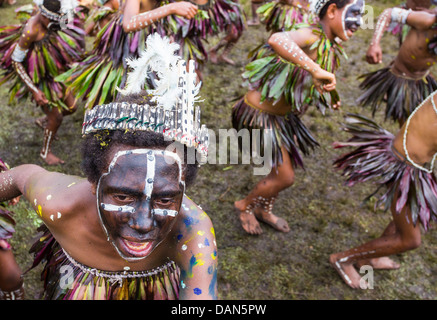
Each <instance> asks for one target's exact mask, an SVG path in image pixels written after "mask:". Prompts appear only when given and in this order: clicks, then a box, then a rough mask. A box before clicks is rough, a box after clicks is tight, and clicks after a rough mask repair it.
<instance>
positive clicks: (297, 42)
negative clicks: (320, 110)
mask: <svg viewBox="0 0 437 320" xmlns="http://www.w3.org/2000/svg"><path fill="white" fill-rule="evenodd" d="M317 40H318V38H317V36H316V35H314V34H313V33H312V31H311V29H306V30H303V29H302V30H299V31H288V32H278V33H274V34H273V35H272V36H271V37H270V38H269V41H268V43H269V45H270V46H271V47H272V48H273V50H275V52H276V53H278V54H279V55H280V56H281V57H282V58H284V59H285V60H288V61H290V62H292V63H294V64H296V65H298V66H299V67H301V68H303V69H305V70H307V71H308V72H309V73H310V74H311V76H312V77H313V81H314V85H315V87H316V89H317V91H319V92H320V93H322V92H323V90H326V91H332V90H334V89H335V86H336V80H335V75H334V74H332V73H330V72H328V71H326V70H324V69H322V68H321V67H320V66H319V65H318V64H317V63H316V62H314V61H313V60H312V59H311V58H310V57H309V56H308V55H307V54H306V53H305V52H304V50H303V49H309V48H310V47H311V45H312V44H313V43H314V42H315V41H317Z"/></svg>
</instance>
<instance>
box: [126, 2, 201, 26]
mask: <svg viewBox="0 0 437 320" xmlns="http://www.w3.org/2000/svg"><path fill="white" fill-rule="evenodd" d="M139 12H140V1H139V0H127V2H126V5H125V7H124V11H123V30H124V31H125V32H135V31H138V30H141V29H144V28H146V27H147V26H149V25H151V24H153V23H154V22H156V21H159V20H161V19H162V18H165V17H167V16H169V15H171V14H175V15H178V16H182V17H184V18H187V19H192V18H194V16H195V15H196V13H197V6H196V5H194V4H192V3H191V2H187V1H180V2H174V3H169V4H166V5H164V6H162V7H159V8H156V9H153V10H150V11H146V12H143V13H139Z"/></svg>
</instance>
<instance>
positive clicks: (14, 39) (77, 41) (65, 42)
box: [0, 18, 85, 109]
mask: <svg viewBox="0 0 437 320" xmlns="http://www.w3.org/2000/svg"><path fill="white" fill-rule="evenodd" d="M78 21H79V20H78V19H77V18H75V19H74V23H73V24H69V25H68V29H61V30H59V31H51V30H47V33H46V35H45V37H44V38H43V39H42V40H40V41H37V42H34V43H32V45H31V47H30V48H29V51H28V52H27V55H26V57H25V58H24V61H23V62H22V64H23V66H24V68H25V70H26V71H27V73H28V75H29V76H30V79H31V80H32V82H33V83H34V84H35V86H36V87H37V88H39V89H40V90H41V91H42V92H43V93H44V94H45V96H46V97H47V99H48V100H49V105H50V106H51V107H58V108H60V109H62V108H66V109H68V108H67V106H66V105H65V104H64V102H63V101H62V100H61V99H59V95H61V96H62V95H63V93H64V92H65V86H64V84H62V83H58V82H56V81H55V80H54V79H55V78H56V77H57V76H58V75H60V74H61V73H64V72H65V71H67V70H68V69H69V68H70V66H71V65H72V64H74V63H76V62H78V61H80V60H82V58H83V57H82V54H83V44H84V37H85V33H84V31H83V30H82V29H81V28H79V27H77V26H76V24H77V23H79V22H78ZM24 26H25V24H23V25H12V26H2V27H0V67H1V70H0V85H2V84H5V83H7V84H8V85H10V89H9V103H13V102H14V100H15V99H17V100H18V101H21V100H23V99H26V98H27V97H29V95H30V91H29V90H28V88H27V86H26V84H25V83H24V82H23V81H22V80H21V78H20V77H19V76H18V74H17V72H16V71H15V68H14V66H13V63H12V62H13V61H12V53H13V52H14V50H15V47H16V46H17V45H18V41H19V39H20V37H21V34H22V32H23V29H24ZM30 96H31V95H30Z"/></svg>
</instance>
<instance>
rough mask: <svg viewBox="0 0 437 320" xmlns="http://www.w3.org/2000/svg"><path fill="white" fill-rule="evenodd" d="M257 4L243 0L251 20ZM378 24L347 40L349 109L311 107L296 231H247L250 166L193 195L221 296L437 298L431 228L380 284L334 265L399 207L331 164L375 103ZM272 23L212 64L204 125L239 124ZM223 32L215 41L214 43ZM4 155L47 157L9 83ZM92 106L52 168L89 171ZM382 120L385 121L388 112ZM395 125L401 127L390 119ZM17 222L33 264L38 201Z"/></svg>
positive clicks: (17, 244) (213, 176) (204, 184)
mask: <svg viewBox="0 0 437 320" xmlns="http://www.w3.org/2000/svg"><path fill="white" fill-rule="evenodd" d="M27 2H29V1H24V0H18V4H17V5H15V6H13V7H12V8H11V7H8V6H6V7H4V8H0V13H1V15H2V24H6V23H13V18H14V12H13V10H14V9H15V8H16V7H17V6H18V5H20V4H23V3H27ZM248 3H249V2H248V1H247V0H245V1H242V4H243V6H244V8H245V10H246V12H247V14H248V16H249V17H250V11H249V7H250V6H249V5H248ZM369 4H370V5H372V6H374V9H375V10H374V11H375V13H380V12H381V11H382V9H383V8H384V7H386V6H391V5H394V4H395V1H393V0H390V1H388V0H387V1H384V2H381V1H378V2H376V1H369ZM372 32H373V30H360V31H359V32H358V33H357V34H356V35H355V36H354V37H353V38H352V39H351V40H350V41H348V42H347V43H345V48H346V52H347V53H348V56H349V60H348V61H344V60H343V61H342V66H341V68H340V69H339V71H338V72H337V83H338V91H339V94H340V96H341V98H342V108H341V110H340V111H337V112H328V113H327V115H326V116H322V115H321V114H320V113H319V112H318V111H316V110H311V109H310V110H309V111H308V113H307V114H306V115H305V116H304V117H303V120H304V121H305V123H306V124H307V125H308V126H309V127H311V129H312V130H313V133H314V134H315V136H316V138H317V139H318V141H319V142H320V145H321V146H320V148H318V149H317V150H316V151H315V152H314V153H313V154H312V155H311V156H309V157H307V158H305V166H306V170H305V171H303V170H297V172H296V182H295V184H294V185H293V186H292V187H291V188H289V189H287V190H284V191H283V192H281V194H280V195H279V198H278V200H277V202H276V205H275V207H274V211H275V213H276V214H277V215H279V216H281V217H283V218H284V219H286V220H287V221H288V223H289V225H290V228H291V231H290V232H289V233H286V234H284V233H279V232H276V231H274V230H273V229H272V228H270V227H268V226H267V225H264V224H263V225H262V228H263V230H264V232H263V234H262V235H260V236H257V237H254V236H249V235H247V234H246V233H245V232H244V231H243V229H242V228H241V226H240V224H239V220H238V216H237V215H236V214H235V212H234V210H233V202H234V201H235V200H238V199H241V198H242V197H244V196H245V195H246V194H247V193H248V192H249V191H250V189H251V188H252V187H253V186H254V185H255V183H256V182H257V181H258V180H259V179H260V177H258V176H253V175H252V167H251V166H249V165H229V164H225V165H210V164H207V165H205V166H203V167H202V168H201V170H200V172H199V176H198V179H197V182H196V184H195V185H194V186H193V187H192V188H191V189H190V190H188V192H187V194H188V196H190V198H192V199H193V200H194V201H195V202H197V203H198V204H200V205H201V206H202V208H203V209H204V210H205V211H206V212H207V213H208V214H209V215H210V217H211V219H212V221H213V223H214V227H215V230H216V235H217V244H218V257H219V272H218V287H219V296H220V298H221V299H235V300H236V299H436V298H437V281H436V274H437V267H436V266H437V263H436V262H437V237H436V235H437V232H436V230H435V227H434V229H431V230H430V231H429V232H428V233H426V234H424V236H423V239H422V240H423V241H422V245H421V247H420V248H418V249H416V250H414V251H410V252H407V253H405V254H402V255H397V256H395V257H394V259H395V260H397V261H399V262H400V263H401V265H402V266H401V268H400V269H399V270H394V271H375V288H374V289H373V290H352V289H350V288H349V287H347V286H346V285H345V284H344V283H343V281H342V280H341V279H340V277H339V276H338V275H337V273H336V272H335V271H334V270H333V269H332V268H331V267H330V265H329V262H328V257H329V255H330V254H331V253H333V252H337V251H343V250H346V249H348V248H351V247H354V246H357V245H359V244H361V243H363V242H365V241H369V240H371V239H374V238H375V237H378V236H379V235H380V234H381V233H382V231H383V229H384V228H385V226H386V225H387V223H388V222H389V221H390V214H389V213H388V212H387V213H384V212H382V211H381V210H377V211H374V210H373V203H372V201H374V199H372V201H371V202H370V203H369V204H365V205H361V201H362V199H364V198H365V197H366V196H367V195H368V194H369V192H370V191H372V190H373V189H372V186H371V185H370V184H362V185H357V186H355V187H353V188H347V187H345V186H344V185H343V181H344V180H343V178H342V177H341V176H340V174H339V172H335V171H334V170H333V168H332V161H333V160H334V159H335V158H336V157H337V156H338V155H339V152H338V151H337V150H334V149H333V148H332V147H331V144H332V142H334V141H335V140H344V139H346V138H348V136H347V135H346V134H345V133H343V132H341V131H340V124H341V122H342V121H343V115H344V114H345V113H346V112H361V113H363V114H365V115H367V116H370V112H369V111H368V110H361V109H360V108H358V107H357V106H356V105H355V102H354V101H355V99H356V98H357V97H358V95H359V93H360V92H359V89H358V84H359V81H358V80H357V77H358V76H359V75H360V74H362V73H365V72H368V71H371V70H375V69H376V68H379V67H380V66H370V65H368V64H367V63H366V62H365V60H364V54H365V50H366V49H367V45H368V43H369V41H370V39H371V36H372ZM267 36H268V35H267V33H266V32H265V30H264V28H263V26H259V27H250V28H247V29H246V31H245V33H244V35H243V37H242V38H241V39H240V41H239V42H238V43H237V45H236V46H235V47H234V49H233V51H232V54H231V57H232V59H234V60H235V61H236V62H237V65H236V66H234V67H232V66H228V65H207V66H206V68H205V72H204V85H203V87H202V90H201V93H200V95H201V98H202V99H205V102H204V103H203V106H202V117H203V119H202V122H204V123H206V124H207V125H208V127H210V128H212V129H214V130H218V129H220V128H225V129H226V128H231V108H232V104H233V102H232V101H233V99H235V98H236V97H238V96H240V95H242V94H244V93H245V88H243V87H242V86H241V83H242V81H241V73H242V71H243V68H244V65H245V64H246V63H247V58H246V56H247V52H248V51H249V50H250V49H252V48H253V47H254V46H255V45H257V44H258V43H259V41H265V39H267ZM217 41H218V39H217V38H213V39H211V41H210V43H211V44H214V43H216V42H217ZM382 45H383V50H384V64H387V63H388V62H389V61H390V60H391V59H392V58H393V57H394V56H395V54H396V50H397V48H398V46H397V42H396V39H395V38H394V37H392V36H390V35H385V37H384V38H383V43H382ZM0 98H1V99H0V109H1V115H2V116H1V117H0V157H1V158H3V159H4V160H5V161H7V162H8V163H9V164H11V165H12V166H16V165H19V164H23V163H36V164H39V165H43V166H44V164H43V163H42V162H41V161H40V160H39V159H38V153H39V150H40V147H41V143H42V142H41V141H42V131H41V129H39V128H37V127H36V126H35V125H34V124H33V121H34V118H35V117H37V116H39V115H41V114H42V113H41V112H40V110H39V109H37V108H36V107H35V106H34V105H33V104H32V103H30V102H27V103H24V104H20V105H15V106H9V105H7V103H6V101H7V88H6V87H5V86H3V87H1V88H0ZM82 117H83V108H79V110H78V111H77V112H76V113H75V114H74V115H73V116H70V117H67V118H65V119H64V122H63V124H62V126H61V129H60V131H59V133H58V134H59V137H60V138H61V139H60V140H59V141H57V142H55V144H54V146H53V149H54V152H55V154H57V155H59V156H60V157H61V158H63V159H65V160H66V161H67V164H65V165H63V166H57V167H51V168H50V170H57V171H62V172H65V173H68V174H76V175H83V174H82V172H81V170H80V157H79V153H78V150H79V146H80V142H81V136H80V128H81V124H82ZM377 121H378V122H379V123H382V117H381V115H377ZM385 126H386V128H387V129H389V130H391V131H392V132H395V131H396V130H397V129H396V125H394V124H390V123H386V124H385ZM14 211H15V212H16V219H17V221H18V226H17V232H16V235H15V237H14V238H13V240H12V244H13V246H14V250H15V253H16V256H17V260H18V261H19V263H20V265H21V266H22V267H23V269H24V268H26V267H27V266H28V265H29V263H30V262H31V257H30V256H29V255H28V253H27V251H28V249H29V248H30V245H31V243H32V237H33V236H34V226H35V224H36V223H37V221H35V219H36V218H35V216H36V215H35V214H34V213H32V211H31V208H30V206H29V205H28V204H27V203H26V202H24V201H21V203H20V204H19V206H17V207H16V208H14ZM38 271H39V270H36V271H33V272H30V273H28V274H26V275H25V284H26V289H27V293H28V297H29V298H31V299H37V293H38V288H40V287H41V283H40V281H39V274H38Z"/></svg>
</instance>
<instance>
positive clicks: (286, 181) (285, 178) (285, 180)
mask: <svg viewBox="0 0 437 320" xmlns="http://www.w3.org/2000/svg"><path fill="white" fill-rule="evenodd" d="M278 178H279V180H280V182H281V184H282V185H283V187H284V188H287V187H291V186H292V185H293V184H294V172H287V173H283V174H280V175H278Z"/></svg>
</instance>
